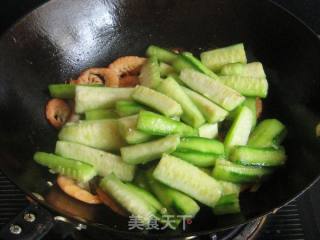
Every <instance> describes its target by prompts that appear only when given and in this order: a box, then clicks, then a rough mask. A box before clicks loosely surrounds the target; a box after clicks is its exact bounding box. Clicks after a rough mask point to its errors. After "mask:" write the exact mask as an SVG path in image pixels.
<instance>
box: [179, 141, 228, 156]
mask: <svg viewBox="0 0 320 240" xmlns="http://www.w3.org/2000/svg"><path fill="white" fill-rule="evenodd" d="M177 150H179V151H180V150H192V151H198V152H203V153H214V154H218V155H223V154H224V145H223V143H222V142H220V141H218V140H214V139H207V138H201V137H184V138H181V141H180V144H179V145H178V147H177Z"/></svg>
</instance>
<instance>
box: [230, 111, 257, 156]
mask: <svg viewBox="0 0 320 240" xmlns="http://www.w3.org/2000/svg"><path fill="white" fill-rule="evenodd" d="M252 121H253V116H252V112H251V111H250V109H249V108H247V107H246V106H243V107H241V109H240V110H239V112H238V115H237V117H236V119H235V120H234V122H233V123H232V125H231V127H230V129H229V131H228V133H227V135H226V138H225V141H224V145H225V148H226V151H227V152H229V151H230V150H231V149H232V148H233V147H234V146H237V145H246V144H247V142H248V139H249V135H250V132H251V128H252Z"/></svg>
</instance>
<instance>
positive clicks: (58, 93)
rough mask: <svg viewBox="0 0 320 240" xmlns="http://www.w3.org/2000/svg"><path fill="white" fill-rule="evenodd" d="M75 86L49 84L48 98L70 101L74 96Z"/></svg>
mask: <svg viewBox="0 0 320 240" xmlns="http://www.w3.org/2000/svg"><path fill="white" fill-rule="evenodd" d="M75 89H76V85H74V84H66V83H60V84H50V85H49V92H50V96H51V97H53V98H64V99H72V98H74V95H75Z"/></svg>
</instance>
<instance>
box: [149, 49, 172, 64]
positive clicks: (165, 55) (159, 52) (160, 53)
mask: <svg viewBox="0 0 320 240" xmlns="http://www.w3.org/2000/svg"><path fill="white" fill-rule="evenodd" d="M147 56H148V57H155V58H157V59H158V60H159V61H161V62H165V63H169V64H170V63H172V62H173V61H174V60H175V59H177V56H178V55H177V54H175V53H174V52H171V51H169V50H166V49H163V48H160V47H157V46H154V45H150V46H149V47H148V49H147Z"/></svg>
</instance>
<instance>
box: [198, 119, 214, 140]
mask: <svg viewBox="0 0 320 240" xmlns="http://www.w3.org/2000/svg"><path fill="white" fill-rule="evenodd" d="M198 131H199V137H202V138H208V139H213V138H216V137H217V136H218V124H217V123H207V124H203V125H202V126H201V127H199V128H198Z"/></svg>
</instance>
